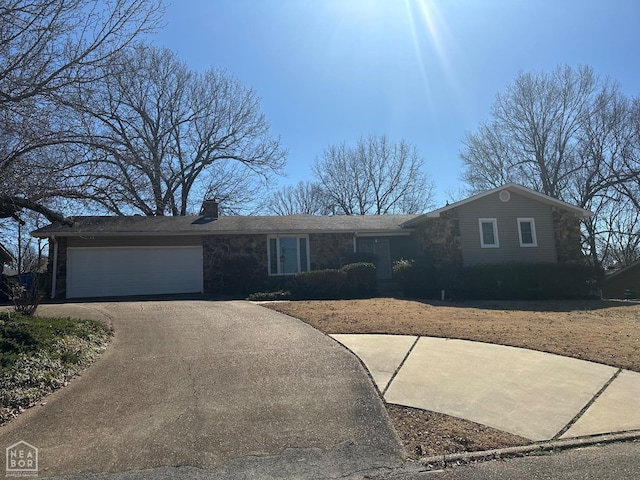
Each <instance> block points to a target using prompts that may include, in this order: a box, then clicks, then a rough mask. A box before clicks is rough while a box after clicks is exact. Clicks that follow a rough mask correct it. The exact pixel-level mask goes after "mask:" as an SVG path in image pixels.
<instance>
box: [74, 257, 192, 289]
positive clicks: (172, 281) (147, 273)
mask: <svg viewBox="0 0 640 480" xmlns="http://www.w3.org/2000/svg"><path fill="white" fill-rule="evenodd" d="M196 292H198V293H199V292H202V247H148V248H133V247H131V248H126V247H125V248H122V247H118V248H107V247H105V248H69V249H68V251H67V298H81V297H105V296H127V295H154V294H166V293H196Z"/></svg>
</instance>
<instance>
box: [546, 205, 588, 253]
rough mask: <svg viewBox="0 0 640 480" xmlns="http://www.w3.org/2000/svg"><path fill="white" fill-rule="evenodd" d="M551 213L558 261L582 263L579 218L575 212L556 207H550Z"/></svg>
mask: <svg viewBox="0 0 640 480" xmlns="http://www.w3.org/2000/svg"><path fill="white" fill-rule="evenodd" d="M552 215H553V229H554V234H555V239H556V250H557V252H558V263H565V264H579V265H581V264H584V262H585V259H584V254H583V253H582V237H581V235H580V220H579V219H578V218H577V217H576V216H575V214H573V213H571V212H568V211H566V210H562V209H559V208H556V207H553V208H552Z"/></svg>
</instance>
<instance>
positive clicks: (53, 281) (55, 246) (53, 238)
mask: <svg viewBox="0 0 640 480" xmlns="http://www.w3.org/2000/svg"><path fill="white" fill-rule="evenodd" d="M50 240H51V241H52V242H53V275H52V279H51V299H54V298H56V287H57V283H58V282H57V280H58V240H56V236H55V235H52V236H51V237H50ZM49 250H51V244H49Z"/></svg>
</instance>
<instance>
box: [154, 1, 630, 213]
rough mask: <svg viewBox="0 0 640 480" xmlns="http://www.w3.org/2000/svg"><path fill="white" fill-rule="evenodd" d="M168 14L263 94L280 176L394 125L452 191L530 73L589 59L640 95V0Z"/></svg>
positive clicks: (192, 49)
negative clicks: (471, 135) (281, 153)
mask: <svg viewBox="0 0 640 480" xmlns="http://www.w3.org/2000/svg"><path fill="white" fill-rule="evenodd" d="M170 1H171V0H167V2H170ZM164 20H165V27H164V28H163V29H162V30H161V31H160V32H159V33H158V34H157V35H155V36H154V42H155V43H156V44H158V45H162V46H165V47H168V48H170V49H172V50H174V51H176V52H177V53H178V54H179V56H180V58H182V59H183V60H184V61H186V62H187V64H188V65H189V66H190V67H191V68H193V69H198V70H204V69H206V68H208V67H211V66H215V67H218V68H223V69H226V70H227V71H228V72H229V73H230V74H232V75H234V76H235V77H237V78H238V79H240V80H241V81H242V82H243V83H244V84H245V85H246V86H250V87H252V88H254V89H255V90H256V92H257V93H258V95H259V96H260V97H261V98H262V110H263V112H264V113H265V115H266V117H267V119H268V120H269V122H270V124H271V129H272V133H273V134H274V135H276V136H280V138H281V140H282V143H283V146H284V147H285V148H287V149H288V151H289V156H288V162H287V169H286V171H287V177H286V178H283V179H281V180H280V184H281V185H286V184H294V183H297V182H298V181H299V180H307V179H311V177H312V174H311V165H312V163H313V161H314V159H315V158H316V157H317V156H318V155H320V154H321V153H322V151H323V150H324V148H325V147H327V146H328V145H330V144H338V143H341V142H346V143H348V144H353V143H355V141H356V140H357V139H358V138H359V137H360V136H363V135H368V134H371V133H374V134H386V135H387V136H388V137H389V138H391V139H394V140H400V139H404V140H406V141H408V142H410V143H412V144H414V145H415V146H416V147H417V149H418V151H419V153H420V154H421V155H422V156H423V157H424V158H425V160H426V170H427V173H428V174H429V175H430V176H431V178H432V179H433V180H434V182H435V184H436V194H437V199H436V200H437V201H436V203H437V204H442V203H444V202H445V201H446V200H447V199H448V198H449V194H448V192H452V191H456V190H458V189H460V188H461V187H463V184H462V183H461V181H460V180H459V177H460V174H461V172H462V164H461V161H460V159H459V153H460V151H461V149H462V143H461V141H462V139H463V137H464V134H465V132H468V131H474V130H475V129H476V128H477V126H478V124H479V123H480V122H481V121H483V120H487V119H489V116H490V108H491V105H492V103H493V101H494V98H495V95H496V94H497V93H498V92H501V91H504V89H505V87H506V86H507V85H508V84H509V83H511V82H512V81H513V79H514V78H515V77H516V75H517V74H518V73H519V72H527V71H535V72H537V71H550V70H552V69H553V68H555V66H557V65H560V64H568V65H571V66H578V65H589V66H591V67H593V68H594V70H595V72H596V73H597V74H599V75H601V76H603V77H610V78H611V79H613V80H616V81H617V82H618V83H619V84H620V87H621V89H622V91H623V92H625V93H626V94H628V95H630V96H636V95H639V94H640V84H639V79H640V78H639V74H640V55H639V54H640V28H639V27H638V22H639V21H640V2H639V1H638V0H609V1H604V0H602V1H592V0H439V1H436V0H182V1H178V0H173V3H172V4H169V5H167V9H166V14H165V18H164Z"/></svg>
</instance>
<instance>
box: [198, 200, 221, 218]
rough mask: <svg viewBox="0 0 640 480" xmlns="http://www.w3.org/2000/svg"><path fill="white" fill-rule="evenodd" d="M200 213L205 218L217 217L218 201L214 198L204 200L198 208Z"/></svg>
mask: <svg viewBox="0 0 640 480" xmlns="http://www.w3.org/2000/svg"><path fill="white" fill-rule="evenodd" d="M200 215H202V216H203V217H204V218H205V219H206V220H217V219H218V201H217V200H215V199H212V200H205V201H204V202H202V208H201V209H200Z"/></svg>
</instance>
